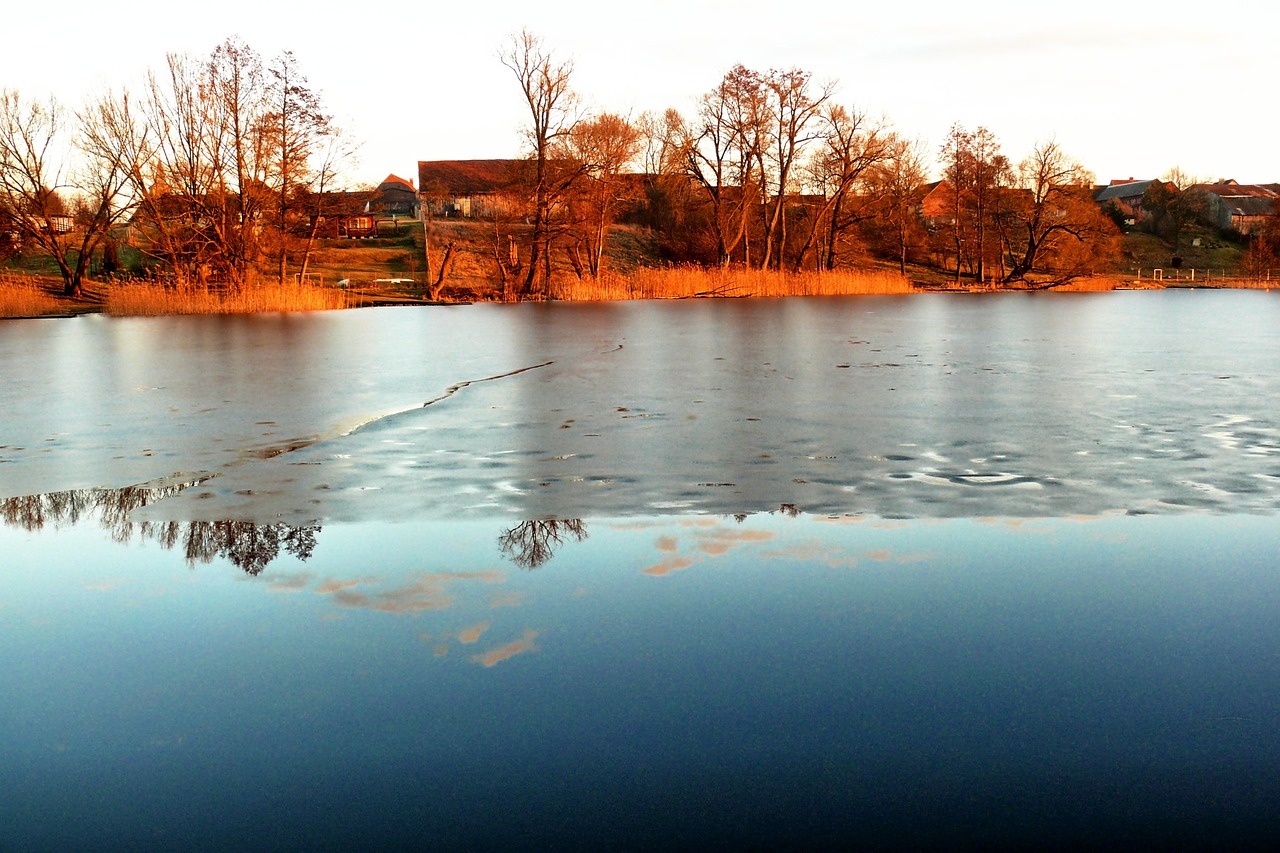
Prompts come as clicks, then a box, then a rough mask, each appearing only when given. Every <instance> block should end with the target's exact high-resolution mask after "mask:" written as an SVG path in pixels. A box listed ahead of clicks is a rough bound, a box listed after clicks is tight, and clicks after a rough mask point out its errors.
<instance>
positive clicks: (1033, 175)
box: [1005, 140, 1118, 282]
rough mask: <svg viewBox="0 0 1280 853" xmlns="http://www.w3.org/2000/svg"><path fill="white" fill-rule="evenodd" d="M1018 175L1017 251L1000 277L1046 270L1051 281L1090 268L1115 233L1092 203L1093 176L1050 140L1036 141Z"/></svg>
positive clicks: (1019, 277)
mask: <svg viewBox="0 0 1280 853" xmlns="http://www.w3.org/2000/svg"><path fill="white" fill-rule="evenodd" d="M1019 174H1020V177H1021V184H1022V186H1023V187H1024V188H1025V190H1026V196H1025V198H1024V202H1023V204H1022V205H1021V206H1020V208H1021V209H1020V210H1019V211H1018V213H1017V216H1016V221H1017V223H1018V229H1017V230H1018V232H1019V234H1020V240H1019V241H1018V242H1019V243H1020V245H1021V251H1020V253H1019V257H1018V260H1017V261H1016V262H1015V263H1014V265H1013V268H1012V269H1011V270H1010V271H1009V273H1008V275H1007V276H1006V277H1005V281H1006V282H1011V281H1017V280H1025V279H1026V278H1027V276H1028V275H1030V274H1032V273H1033V272H1035V271H1037V270H1041V269H1046V268H1047V269H1051V270H1052V272H1053V274H1054V279H1053V280H1054V282H1061V281H1066V280H1068V279H1071V278H1075V277H1077V276H1080V275H1083V274H1085V273H1088V272H1091V271H1092V267H1093V264H1094V263H1095V262H1096V261H1097V260H1098V259H1099V258H1101V257H1105V256H1106V253H1107V250H1108V249H1109V248H1110V244H1111V243H1112V242H1114V240H1115V238H1116V237H1118V232H1117V230H1116V226H1115V223H1114V222H1112V221H1111V220H1110V219H1109V218H1107V217H1106V216H1105V215H1104V214H1103V213H1102V211H1101V209H1099V207H1098V205H1097V204H1095V203H1094V201H1093V191H1092V190H1093V180H1094V179H1093V175H1092V174H1091V173H1090V172H1088V171H1086V170H1085V169H1084V168H1083V167H1082V166H1080V164H1079V163H1077V162H1075V161H1074V160H1072V159H1071V158H1070V157H1068V156H1067V155H1066V153H1065V152H1063V150H1062V148H1061V147H1060V146H1059V145H1058V143H1057V142H1055V141H1053V140H1049V141H1047V142H1041V143H1040V144H1038V145H1037V146H1036V147H1035V149H1034V150H1033V151H1032V152H1031V155H1030V156H1029V157H1027V159H1025V160H1023V161H1022V164H1021V165H1020V166H1019Z"/></svg>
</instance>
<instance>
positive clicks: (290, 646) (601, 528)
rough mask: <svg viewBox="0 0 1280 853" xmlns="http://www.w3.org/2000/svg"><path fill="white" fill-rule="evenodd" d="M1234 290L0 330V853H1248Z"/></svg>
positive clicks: (1243, 305)
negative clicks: (1101, 849)
mask: <svg viewBox="0 0 1280 853" xmlns="http://www.w3.org/2000/svg"><path fill="white" fill-rule="evenodd" d="M1276 305H1277V303H1276V301H1275V298H1274V296H1273V295H1271V294H1265V293H1250V294H1241V293H1234V294H1232V293H1214V294H1208V293H1164V294H1112V295H1105V296H1101V297H1097V296H1092V295H1081V296H1079V297H1072V296H1068V295H1063V296H1062V297H1059V298H1053V297H1023V296H1016V297H1009V298H996V297H992V298H987V299H971V298H966V297H954V298H953V297H938V298H936V299H935V298H931V297H920V298H916V299H909V300H904V299H862V300H788V301H783V302H770V301H764V300H760V301H746V300H741V301H740V300H718V301H708V302H704V303H700V304H683V305H671V304H647V305H642V304H629V305H606V306H590V305H543V306H535V305H524V306H514V307H504V306H469V307H466V308H458V309H456V310H450V311H447V312H423V311H402V310H392V309H388V310H385V311H375V312H345V313H341V314H333V315H323V316H320V315H318V316H314V317H306V318H300V317H255V318H213V319H209V318H164V319H159V320H154V321H147V320H129V321H113V320H107V319H104V318H88V319H83V320H76V321H69V322H66V323H25V322H17V323H6V324H4V325H3V326H0V361H3V363H4V364H5V365H6V371H7V374H6V375H7V377H8V380H9V381H8V382H7V383H6V384H5V385H4V386H3V388H0V404H3V405H2V406H0V408H2V409H3V411H4V412H5V422H4V434H3V435H0V521H3V524H2V525H0V849H5V850H7V849H10V848H14V847H16V848H18V849H22V848H25V847H31V846H35V847H38V848H56V849H74V848H86V849H87V848H95V847H99V846H101V842H102V840H103V839H112V840H118V841H119V843H120V845H121V846H134V847H139V848H151V847H173V848H195V847H201V846H207V847H217V848H224V847H228V846H233V847H236V846H238V847H245V846H257V847H293V848H308V849H309V848H314V847H324V846H333V847H340V848H350V847H354V846H356V845H358V844H366V845H368V844H373V845H375V846H377V845H380V846H397V845H398V846H415V847H422V846H426V847H440V846H453V847H475V846H486V845H487V846H496V845H498V844H504V845H509V844H510V843H511V839H521V840H522V842H523V843H524V844H525V845H527V846H533V847H546V846H550V845H552V844H553V843H555V844H557V845H559V846H582V847H587V848H592V849H599V848H610V847H617V846H619V845H621V844H628V843H629V844H633V845H634V844H647V845H649V846H655V845H657V844H658V843H661V844H663V845H665V846H671V845H676V846H694V847H696V846H705V842H706V841H708V840H709V839H715V840H718V841H722V842H725V843H726V844H729V845H730V846H742V845H743V844H751V843H756V844H764V845H766V846H769V845H773V846H781V845H782V843H783V842H784V841H794V840H795V838H796V837H797V836H803V837H804V838H805V839H806V840H808V841H810V842H811V843H813V844H815V845H819V846H821V845H823V844H826V845H827V846H834V845H835V844H836V843H837V842H838V841H841V840H847V839H848V838H851V837H855V838H861V839H864V840H866V839H869V840H872V841H877V840H880V841H886V840H892V841H894V842H903V841H907V842H910V841H917V842H937V843H941V842H942V841H946V842H948V843H954V842H955V841H957V840H963V839H980V840H982V841H985V842H989V843H990V842H1000V841H1005V842H1008V843H1018V842H1023V843H1026V842H1028V841H1039V842H1042V841H1043V840H1044V838H1045V837H1046V836H1045V833H1046V831H1047V830H1046V828H1050V829H1049V830H1048V831H1051V832H1052V833H1053V834H1052V837H1054V838H1060V839H1062V843H1063V844H1064V845H1066V844H1068V843H1072V842H1097V843H1102V842H1103V841H1115V840H1116V839H1117V838H1120V839H1122V840H1130V841H1132V840H1136V839H1141V840H1142V841H1143V842H1144V843H1160V842H1163V843H1166V844H1170V845H1172V844H1174V843H1177V844H1182V845H1185V844H1188V843H1197V842H1204V843H1215V844H1226V843H1230V842H1245V841H1247V842H1255V841H1258V840H1259V838H1260V837H1261V836H1263V835H1265V834H1266V833H1267V832H1273V831H1274V829H1273V828H1274V822H1273V819H1272V812H1273V811H1274V809H1273V804H1274V803H1275V802H1277V801H1280V760H1278V759H1280V735H1278V734H1277V733H1278V732H1280V710H1277V709H1280V653H1278V652H1277V650H1278V649H1280V621H1278V620H1277V616H1276V603H1277V601H1278V600H1280V579H1278V577H1277V575H1276V573H1275V571H1274V568H1273V564H1274V560H1275V555H1276V553H1277V544H1278V543H1277V540H1278V539H1280V532H1278V531H1280V528H1277V526H1276V524H1275V512H1276V510H1277V509H1278V508H1280V505H1278V503H1277V499H1278V497H1280V491H1278V489H1280V486H1278V485H1277V484H1278V483H1280V468H1277V464H1278V463H1277V454H1280V432H1278V429H1280V424H1278V423H1277V421H1276V415H1275V412H1274V411H1273V405H1272V403H1273V401H1274V400H1275V399H1276V395H1277V392H1280V388H1277V382H1280V379H1277V377H1280V363H1278V362H1277V359H1280V347H1278V346H1277V345H1276V344H1277V335H1278V333H1277V331H1276V330H1277V329H1280V323H1278V322H1277V319H1278V318H1277V316H1276ZM477 341H482V342H484V346H483V347H478V346H477V343H476V342H477ZM1224 342H1225V345H1224ZM525 368H528V369H525ZM522 369H523V372H515V371H521V370H522ZM468 382H470V384H465V383H468ZM433 400H438V402H434V403H432V405H430V406H427V407H425V408H424V407H423V406H422V403H424V402H427V401H433ZM361 425H363V426H361ZM126 486H127V487H129V488H121V487H126ZM178 486H186V488H185V489H184V490H183V491H181V492H180V493H179V492H178V491H177V487H178ZM72 489H75V491H71V490H72ZM694 513H697V514H694ZM735 513H736V514H737V515H736V516H735V515H734V514H735ZM1126 513H1149V514H1150V515H1146V516H1141V515H1127V514H1126ZM1246 513H1247V514H1246ZM228 518H231V519H237V521H227V519H228ZM75 519H79V522H78V523H76V521H75Z"/></svg>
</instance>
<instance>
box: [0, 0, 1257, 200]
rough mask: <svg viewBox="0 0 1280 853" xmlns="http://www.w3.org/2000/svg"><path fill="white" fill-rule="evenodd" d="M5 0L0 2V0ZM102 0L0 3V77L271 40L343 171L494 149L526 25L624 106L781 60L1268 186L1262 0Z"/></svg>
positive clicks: (122, 69)
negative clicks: (341, 155)
mask: <svg viewBox="0 0 1280 853" xmlns="http://www.w3.org/2000/svg"><path fill="white" fill-rule="evenodd" d="M15 6H16V8H13V7H15ZM1189 9H1190V10H1191V11H1184V10H1183V4H1179V3H1175V2H1169V0H1161V2H1153V0H1128V2H1124V0H1105V2H1103V1H1102V0H1073V2H1053V3H1049V2H1042V0H996V2H982V1H981V0H968V2H960V0H950V2H936V0H916V2H901V0H899V2H874V3H866V2H861V0H826V2H805V0H769V2H762V0H733V1H732V2H730V0H642V2H636V3H625V4H620V3H606V2H580V0H525V2H514V1H513V0H448V2H437V0H419V2H415V0H393V2H363V3H350V2H348V3H341V4H339V3H336V2H332V0H310V2H307V3H293V2H291V3H278V2H276V0H256V2H248V1H247V0H219V1H218V2H207V3H178V2H173V0H165V2H156V0H117V2H86V1H85V0H58V2H49V3H21V4H10V8H8V9H6V11H5V13H4V16H3V21H2V22H0V32H3V36H0V43H2V44H3V49H2V50H0V87H6V88H16V89H18V90H19V91H20V92H21V93H22V94H23V95H31V96H38V97H39V96H45V95H48V94H53V95H55V96H56V97H57V98H58V99H59V100H60V101H62V102H64V103H66V104H67V105H70V106H75V105H77V104H78V103H80V102H81V101H82V100H83V99H84V98H85V97H87V96H90V95H93V94H95V93H97V92H100V91H102V90H103V89H104V88H106V87H108V86H113V87H120V86H129V85H132V84H134V83H136V81H138V80H139V79H140V78H141V76H142V75H143V73H144V72H145V71H146V70H147V69H149V68H155V69H159V68H160V67H161V66H162V65H163V63H164V59H165V54H166V53H169V52H189V53H194V54H199V55H205V54H207V53H208V52H209V51H210V50H211V49H212V48H213V47H214V46H215V45H216V44H218V43H219V42H220V41H222V40H223V39H224V38H226V37H227V36H230V35H233V34H234V35H239V36H240V37H241V38H243V39H244V40H245V41H246V42H247V43H248V44H249V45H250V46H252V47H253V48H255V49H256V50H257V51H258V52H259V53H261V54H262V55H263V57H264V58H265V59H269V58H270V57H271V56H273V55H275V54H277V53H278V52H280V51H281V50H284V49H288V50H292V51H293V52H294V54H295V56H296V57H297V59H298V61H299V67H300V68H301V70H302V71H303V73H304V74H306V75H307V77H308V79H309V82H310V84H311V86H312V88H314V89H316V90H318V91H319V92H321V94H322V95H323V97H324V100H325V103H326V105H327V107H328V109H329V111H330V112H332V113H333V114H334V115H335V116H336V117H337V118H338V119H339V121H340V123H341V124H342V125H343V126H344V127H345V128H346V129H348V130H349V131H350V132H351V133H352V134H353V135H354V136H355V137H356V138H357V139H359V140H360V141H361V142H362V144H363V147H362V150H361V155H360V163H359V165H358V167H357V169H356V170H355V172H354V174H353V177H352V183H353V184H355V183H362V182H368V183H376V182H377V181H380V180H381V179H382V178H383V177H385V176H386V175H387V174H388V173H396V174H399V175H401V176H402V177H405V178H416V171H417V167H416V163H417V161H418V160H436V159H472V158H490V157H512V156H515V155H516V154H517V153H518V151H519V147H520V136H519V129H520V126H521V124H522V122H524V121H525V115H524V114H523V113H522V109H523V104H522V101H521V98H520V92H519V89H518V87H517V84H516V82H515V79H514V78H513V77H512V75H511V73H510V72H509V71H508V70H507V69H506V68H504V67H503V66H502V65H501V64H500V63H499V61H498V59H497V54H498V51H499V50H500V49H501V47H502V46H503V45H504V44H505V43H507V42H508V40H509V38H510V36H511V35H512V34H513V33H516V32H518V31H519V30H520V29H521V28H522V27H528V28H529V29H530V30H531V31H532V32H534V33H535V34H537V35H539V36H541V37H542V38H543V40H544V42H545V43H546V45H547V47H549V48H550V49H551V50H552V52H553V53H554V54H555V55H556V56H558V57H564V58H566V59H572V60H573V62H574V69H575V70H574V76H573V81H574V88H575V89H576V90H577V91H578V92H579V93H580V94H581V95H582V96H583V98H584V99H585V100H586V101H587V102H588V103H589V104H590V105H592V106H594V107H596V108H598V109H607V110H610V111H613V112H621V113H630V114H632V115H635V114H638V113H640V112H643V111H645V110H654V111H661V110H663V109H665V108H667V107H676V108H677V109H680V110H681V111H682V112H685V113H686V114H688V113H690V112H691V111H692V106H693V103H694V100H695V99H696V97H697V96H698V95H699V94H701V93H702V92H705V91H707V90H708V89H710V88H712V87H713V86H714V85H715V84H716V83H717V82H718V80H719V79H720V77H721V76H723V74H724V72H725V71H727V70H728V69H729V68H730V67H732V66H733V65H734V64H736V63H742V64H744V65H746V66H748V67H751V68H755V69H759V70H767V69H769V68H785V67H791V66H796V67H799V68H802V69H805V70H808V71H811V72H813V74H814V75H815V77H817V78H819V79H834V80H835V81H837V82H838V84H839V92H838V98H839V100H840V101H841V102H842V103H845V104H848V105H852V106H854V107H856V108H857V109H859V110H861V111H862V112H865V113H867V114H869V115H871V116H884V117H885V118H887V119H888V120H889V121H890V122H891V123H892V124H893V125H894V127H895V128H896V129H897V130H898V131H899V132H901V133H903V134H904V135H907V136H913V137H919V138H921V139H923V140H924V141H925V142H926V143H927V144H928V146H929V149H930V151H931V152H934V151H936V149H937V146H938V145H939V144H940V143H941V141H942V139H943V137H944V136H945V135H946V133H947V130H948V129H949V128H950V126H951V125H952V124H953V123H955V122H960V123H961V124H963V125H965V126H966V127H969V128H974V127H977V126H979V125H981V126H985V127H987V128H988V129H990V130H991V131H992V132H993V133H994V134H995V135H996V137H997V138H998V139H999V140H1000V142H1001V144H1002V150H1003V152H1004V153H1005V154H1006V155H1007V156H1008V157H1009V158H1010V159H1012V160H1013V161H1015V162H1016V161H1018V160H1020V159H1022V157H1024V156H1025V155H1026V154H1027V153H1028V152H1029V151H1030V149H1031V147H1032V146H1033V145H1034V144H1035V143H1036V142H1037V141H1039V140H1042V139H1046V138H1049V137H1053V138H1056V139H1057V141H1058V143H1059V144H1060V145H1061V146H1062V147H1063V148H1064V149H1066V150H1067V152H1068V153H1070V154H1071V155H1072V156H1074V157H1075V158H1076V159H1078V160H1080V161H1081V162H1082V163H1083V164H1084V165H1085V166H1086V167H1087V168H1089V169H1091V170H1092V171H1093V172H1094V173H1095V174H1096V175H1097V177H1098V178H1099V179H1100V180H1102V181H1107V180H1109V179H1111V178H1122V177H1129V176H1134V177H1138V178H1150V177H1155V176H1156V175H1158V174H1161V173H1163V172H1165V171H1167V170H1168V169H1169V168H1171V167H1173V166H1175V165H1176V166H1179V167H1181V168H1182V170H1183V171H1184V172H1186V173H1188V174H1191V175H1195V176H1199V177H1202V178H1206V179H1211V178H1224V177H1229V178H1235V179H1237V180H1239V181H1240V182H1242V183H1264V182H1265V183H1270V182H1276V181H1280V156H1277V152H1278V151H1280V146H1278V144H1277V140H1280V109H1277V108H1276V89H1277V86H1276V81H1277V80H1278V79H1280V59H1278V57H1277V52H1276V45H1277V41H1276V36H1277V31H1278V30H1280V26H1278V25H1280V4H1275V3H1274V0H1218V2H1215V3H1210V4H1194V5H1192V6H1190V7H1189Z"/></svg>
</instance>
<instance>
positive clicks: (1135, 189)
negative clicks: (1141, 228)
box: [1093, 178, 1156, 226]
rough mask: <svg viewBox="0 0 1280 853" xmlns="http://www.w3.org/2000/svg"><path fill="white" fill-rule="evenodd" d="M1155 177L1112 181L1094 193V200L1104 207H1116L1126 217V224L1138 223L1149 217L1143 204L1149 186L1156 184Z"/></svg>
mask: <svg viewBox="0 0 1280 853" xmlns="http://www.w3.org/2000/svg"><path fill="white" fill-rule="evenodd" d="M1155 182H1156V181H1155V180H1154V179H1152V180H1147V181H1140V180H1138V179H1136V178H1124V179H1121V180H1118V181H1112V182H1111V183H1110V184H1108V185H1107V186H1105V187H1103V188H1102V189H1100V190H1098V191H1097V192H1096V193H1094V195H1093V200H1094V201H1096V202H1097V203H1098V206H1099V207H1102V208H1103V209H1104V211H1105V210H1106V208H1107V207H1109V206H1111V207H1114V208H1115V209H1116V210H1118V211H1120V214H1121V215H1122V216H1123V217H1124V224H1125V225H1130V226H1132V225H1137V224H1138V223H1139V222H1141V221H1142V220H1143V219H1146V218H1147V211H1146V209H1145V208H1144V207H1143V206H1142V200H1143V197H1144V196H1145V195H1146V192H1147V188H1148V187H1150V186H1151V185H1152V184H1154V183H1155Z"/></svg>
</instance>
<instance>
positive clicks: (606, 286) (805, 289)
mask: <svg viewBox="0 0 1280 853" xmlns="http://www.w3.org/2000/svg"><path fill="white" fill-rule="evenodd" d="M915 292H916V291H915V288H914V287H912V285H911V282H910V281H908V280H907V279H906V278H905V277H903V276H901V275H898V274H897V273H892V272H879V271H875V272H860V271H843V270H842V271H832V272H812V271H808V272H800V273H786V272H776V271H772V270H767V271H766V270H740V269H730V270H725V269H702V268H698V267H670V268H659V269H637V270H634V271H632V272H631V273H629V274H627V275H619V274H611V273H606V274H604V275H602V276H601V277H600V278H599V279H583V280H581V281H570V282H561V283H558V284H557V285H555V287H553V288H552V296H554V297H555V298H557V299H564V300H571V301H582V302H590V301H607V300H617V299H690V298H693V297H699V296H728V297H733V296H764V297H768V296H855V295H859V296H869V295H886V294H902V293H915Z"/></svg>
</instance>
